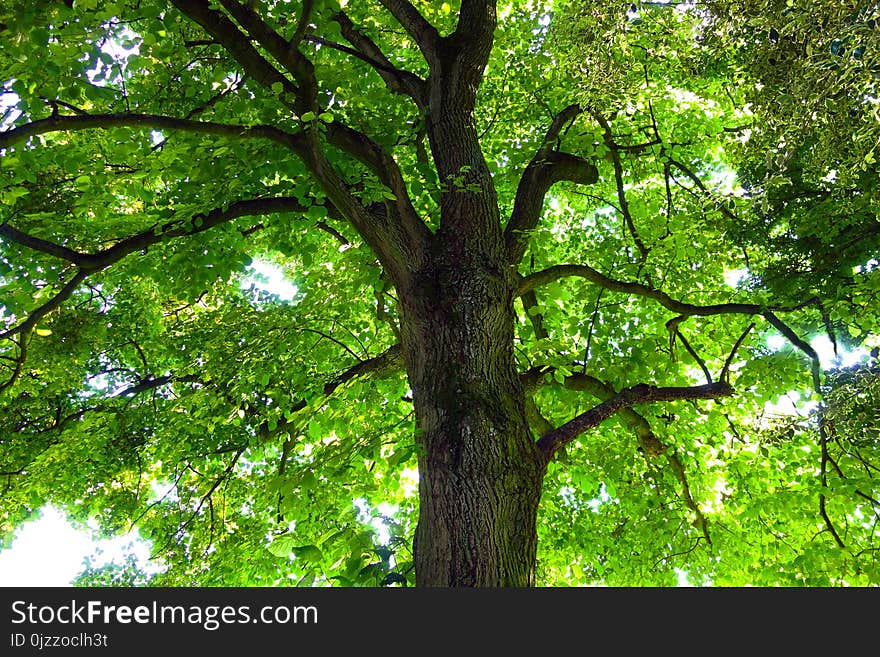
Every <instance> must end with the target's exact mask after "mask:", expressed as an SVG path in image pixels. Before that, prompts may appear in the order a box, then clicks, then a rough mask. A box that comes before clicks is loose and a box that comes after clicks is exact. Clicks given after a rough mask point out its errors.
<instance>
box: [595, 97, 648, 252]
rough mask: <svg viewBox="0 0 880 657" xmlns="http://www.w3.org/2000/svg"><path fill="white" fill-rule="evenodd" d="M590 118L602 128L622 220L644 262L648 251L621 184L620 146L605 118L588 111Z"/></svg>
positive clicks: (622, 183) (623, 186)
mask: <svg viewBox="0 0 880 657" xmlns="http://www.w3.org/2000/svg"><path fill="white" fill-rule="evenodd" d="M590 116H592V117H593V119H595V121H596V122H597V123H598V124H599V125H600V126H601V128H602V140H603V141H604V142H605V146H606V147H607V148H608V151H609V153H610V154H611V163H612V164H613V165H614V182H615V186H616V188H617V203H618V206H619V207H620V211H621V213H622V214H623V220H624V222H625V223H626V227H627V230H628V231H629V234H630V236H631V237H632V238H633V242H634V243H635V245H636V248H637V249H638V251H639V255H640V256H641V259H642V262H645V261H646V260H647V258H648V251H649V249H648V248H647V247H646V246H645V243H644V242H643V241H642V238H641V237H640V236H639V233H638V231H637V230H636V225H635V222H634V221H633V218H632V214H631V213H630V211H629V201H628V200H627V198H626V187H625V185H624V182H623V163H622V162H621V160H620V146H618V144H617V142H616V141H614V133H613V132H612V131H611V124H610V123H608V121H607V120H606V119H605V117H603V116H602V115H601V114H599V113H598V112H594V111H592V110H590Z"/></svg>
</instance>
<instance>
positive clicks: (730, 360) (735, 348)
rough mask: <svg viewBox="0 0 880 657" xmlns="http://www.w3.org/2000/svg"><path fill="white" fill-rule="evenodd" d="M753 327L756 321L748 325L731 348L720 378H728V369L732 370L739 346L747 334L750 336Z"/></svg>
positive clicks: (722, 379)
mask: <svg viewBox="0 0 880 657" xmlns="http://www.w3.org/2000/svg"><path fill="white" fill-rule="evenodd" d="M753 328H755V324H754V322H753V323H751V324H749V325H748V327H747V328H746V330H745V331H743V332H742V335H740V336H739V338H738V339H737V341H736V342H735V343H734V345H733V349H731V350H730V354H729V355H728V356H727V360H725V361H724V367H722V368H721V374H719V375H718V378H719V380H721V381H727V380H728V379H727V376H728V371H729V370H730V365H731V364H732V363H733V359H734V358H736V352H737V351H739V348H740V346H741V345H742V343H743V342H744V341H745V339H746V336H748V334H749V333H751V332H752V329H753Z"/></svg>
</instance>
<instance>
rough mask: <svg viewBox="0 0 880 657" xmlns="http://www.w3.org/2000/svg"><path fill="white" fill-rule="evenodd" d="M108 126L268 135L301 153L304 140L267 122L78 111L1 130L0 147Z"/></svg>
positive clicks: (236, 135)
mask: <svg viewBox="0 0 880 657" xmlns="http://www.w3.org/2000/svg"><path fill="white" fill-rule="evenodd" d="M110 128H148V129H158V130H162V129H166V130H183V131H187V132H196V133H201V134H210V135H218V136H221V137H230V138H233V139H253V138H257V139H268V140H270V141H273V142H275V143H277V144H281V145H282V146H285V147H287V148H290V149H291V150H293V151H294V152H296V153H297V154H299V155H302V154H303V152H304V148H305V143H304V142H303V138H302V135H301V134H294V133H289V132H286V131H284V130H281V129H280V128H276V127H275V126H270V125H256V126H242V125H232V124H227V123H215V122H213V121H194V120H191V119H180V118H176V117H173V116H163V115H160V114H129V113H121V114H85V115H83V114H77V115H74V116H68V115H53V116H50V117H48V118H45V119H39V120H37V121H32V122H30V123H26V124H24V125H20V126H17V127H15V128H11V129H9V130H5V131H3V132H0V149H5V148H9V147H10V146H14V145H15V144H18V143H21V142H23V141H25V140H27V139H29V138H30V137H34V136H37V135H43V134H47V133H50V132H59V131H65V132H78V131H80V130H94V129H102V130H106V129H110Z"/></svg>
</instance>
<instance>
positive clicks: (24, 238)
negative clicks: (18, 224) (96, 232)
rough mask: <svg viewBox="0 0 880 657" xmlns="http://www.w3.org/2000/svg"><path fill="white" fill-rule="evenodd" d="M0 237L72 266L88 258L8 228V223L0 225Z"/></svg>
mask: <svg viewBox="0 0 880 657" xmlns="http://www.w3.org/2000/svg"><path fill="white" fill-rule="evenodd" d="M0 237H4V238H6V240H7V241H9V242H15V243H16V244H20V245H21V246H25V247H27V248H29V249H32V250H34V251H40V252H41V253H46V254H48V255H51V256H55V257H56V258H61V259H62V260H67V261H68V262H72V263H73V264H81V263H82V260H83V258H86V257H88V256H86V254H83V253H80V252H79V251H74V250H73V249H68V248H67V247H66V246H62V245H60V244H55V242H50V241H48V240H44V239H42V238H39V237H34V236H33V235H29V234H28V233H25V232H22V231H20V230H18V229H17V228H14V227H12V226H10V225H9V224H8V223H5V224H2V225H0Z"/></svg>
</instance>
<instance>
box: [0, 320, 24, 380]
mask: <svg viewBox="0 0 880 657" xmlns="http://www.w3.org/2000/svg"><path fill="white" fill-rule="evenodd" d="M29 339H30V331H29V330H27V331H23V332H22V334H21V336H20V337H19V339H18V342H17V346H18V356H17V357H16V358H14V359H10V360H12V361H13V366H12V374H10V375H9V378H8V379H7V380H6V381H4V382H3V383H2V384H0V392H3V391H4V390H6V388H8V387H9V386H11V385H12V384H14V383H15V382H16V381H17V380H18V377H19V376H21V370H22V368H23V367H24V362H25V361H26V360H27V347H28V340H29ZM13 342H15V341H14V340H13Z"/></svg>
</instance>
